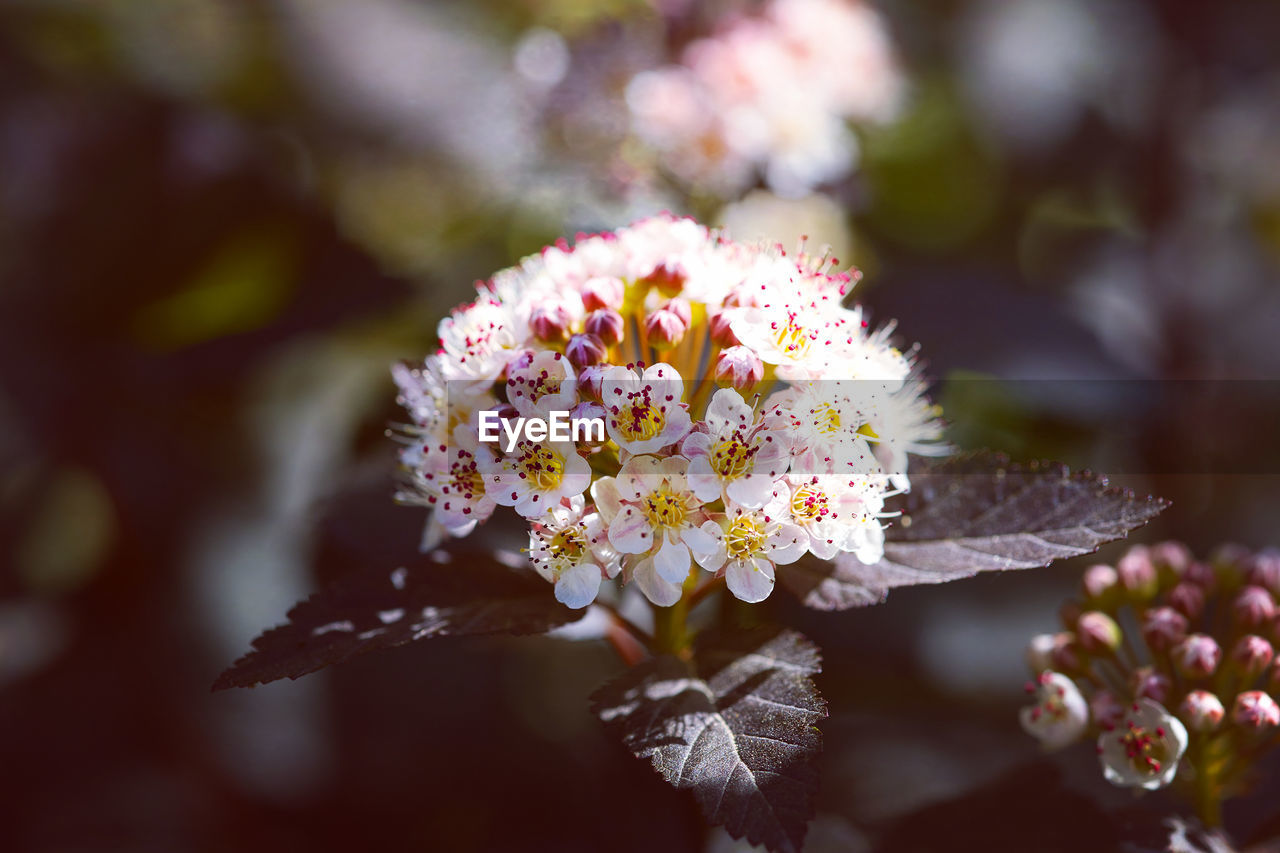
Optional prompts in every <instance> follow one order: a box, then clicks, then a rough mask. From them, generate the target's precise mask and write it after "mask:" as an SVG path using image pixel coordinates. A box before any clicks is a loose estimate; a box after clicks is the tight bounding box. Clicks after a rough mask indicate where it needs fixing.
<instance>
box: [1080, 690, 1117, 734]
mask: <svg viewBox="0 0 1280 853" xmlns="http://www.w3.org/2000/svg"><path fill="white" fill-rule="evenodd" d="M1089 713H1090V714H1092V715H1093V722H1094V723H1095V724H1096V725H1097V726H1098V728H1100V729H1104V730H1105V731H1111V730H1112V729H1114V728H1115V727H1116V726H1117V725H1119V724H1120V718H1121V717H1123V716H1124V703H1123V702H1121V701H1120V700H1119V699H1117V698H1116V694H1114V693H1112V692H1111V691H1110V690H1099V691H1098V692H1096V693H1094V694H1093V698H1092V699H1090V700H1089Z"/></svg>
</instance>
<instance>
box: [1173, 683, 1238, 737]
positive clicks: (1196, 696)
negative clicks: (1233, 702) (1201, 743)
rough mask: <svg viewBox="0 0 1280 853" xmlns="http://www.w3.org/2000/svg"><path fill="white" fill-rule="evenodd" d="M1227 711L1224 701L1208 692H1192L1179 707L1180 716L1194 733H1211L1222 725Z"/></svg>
mask: <svg viewBox="0 0 1280 853" xmlns="http://www.w3.org/2000/svg"><path fill="white" fill-rule="evenodd" d="M1226 714H1227V711H1226V709H1225V708H1223V707H1222V700H1221V699H1219V698H1218V697H1217V696H1214V695H1213V694H1212V693H1210V692H1209V691H1208V690H1192V691H1191V692H1190V693H1188V694H1187V696H1186V698H1185V699H1183V700H1182V705H1180V706H1179V707H1178V716H1179V717H1182V719H1183V721H1184V722H1186V724H1187V728H1189V729H1191V731H1193V732H1211V731H1213V730H1214V729H1216V728H1217V727H1218V726H1220V725H1222V718H1223V717H1225V716H1226Z"/></svg>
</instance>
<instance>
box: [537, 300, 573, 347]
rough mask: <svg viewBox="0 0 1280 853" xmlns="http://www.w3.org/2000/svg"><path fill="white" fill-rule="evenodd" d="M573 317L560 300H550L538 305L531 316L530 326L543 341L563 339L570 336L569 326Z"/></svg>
mask: <svg viewBox="0 0 1280 853" xmlns="http://www.w3.org/2000/svg"><path fill="white" fill-rule="evenodd" d="M572 323H573V318H572V317H571V316H570V315H569V309H568V308H566V307H565V306H564V305H562V304H560V303H559V302H548V303H546V304H543V305H538V306H537V307H535V308H534V309H533V313H532V314H531V315H530V316H529V327H530V328H531V329H533V334H534V335H535V336H537V338H538V339H539V340H543V341H563V340H565V339H567V338H568V337H569V326H570V325H571V324H572Z"/></svg>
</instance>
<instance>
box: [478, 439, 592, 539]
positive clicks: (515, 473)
mask: <svg viewBox="0 0 1280 853" xmlns="http://www.w3.org/2000/svg"><path fill="white" fill-rule="evenodd" d="M479 462H480V471H481V472H482V473H483V474H484V483H485V490H486V491H487V492H488V494H489V495H490V496H491V497H492V498H493V500H494V502H495V503H497V504H499V505H501V506H509V507H515V510H516V512H518V513H520V514H521V515H523V516H524V517H525V518H529V519H535V520H537V519H541V517H542V516H543V515H545V514H546V513H547V512H548V511H549V510H550V509H551V508H552V507H556V506H559V505H560V502H561V501H562V500H564V499H566V498H575V497H577V496H578V495H581V494H582V493H583V492H585V491H586V490H587V487H588V486H590V485H591V466H590V465H588V464H587V462H586V460H585V459H583V458H582V457H581V456H579V455H578V451H577V448H576V447H575V446H574V445H573V443H572V442H565V441H540V442H535V441H530V440H528V439H520V440H519V441H517V442H516V445H515V448H514V449H513V450H512V451H511V452H510V453H508V454H506V455H504V456H501V457H493V456H488V457H483V456H482V457H481V458H480V460H479Z"/></svg>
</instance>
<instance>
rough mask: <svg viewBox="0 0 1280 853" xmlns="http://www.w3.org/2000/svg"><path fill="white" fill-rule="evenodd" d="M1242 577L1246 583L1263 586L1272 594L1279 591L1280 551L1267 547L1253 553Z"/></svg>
mask: <svg viewBox="0 0 1280 853" xmlns="http://www.w3.org/2000/svg"><path fill="white" fill-rule="evenodd" d="M1244 577H1245V580H1246V581H1247V582H1248V583H1251V584H1253V585H1254V586H1261V587H1265V588H1266V589H1268V590H1269V591H1270V592H1271V593H1272V594H1273V595H1274V594H1276V593H1280V551H1276V550H1274V549H1268V550H1266V551H1261V552H1259V553H1257V554H1254V555H1253V558H1252V559H1251V560H1250V561H1249V568H1247V569H1246V570H1245V574H1244Z"/></svg>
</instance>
